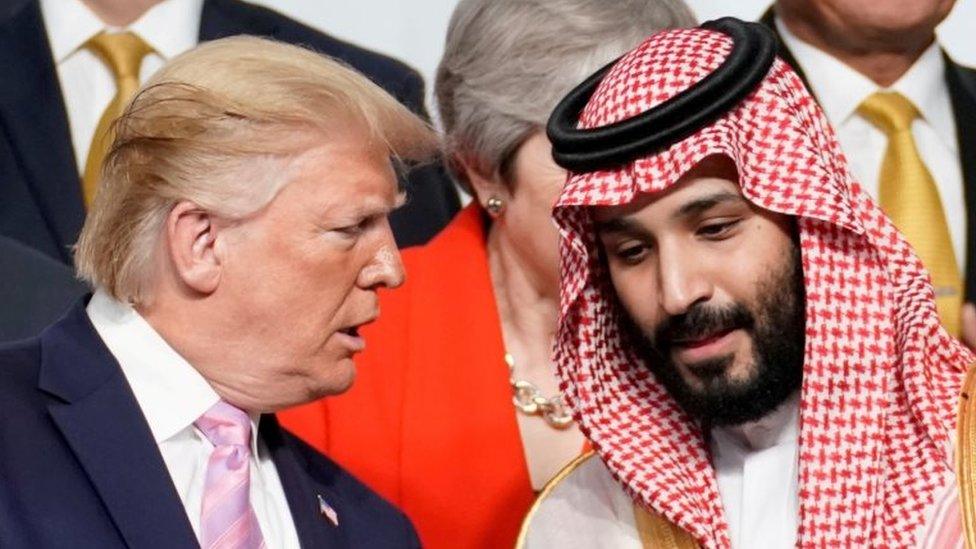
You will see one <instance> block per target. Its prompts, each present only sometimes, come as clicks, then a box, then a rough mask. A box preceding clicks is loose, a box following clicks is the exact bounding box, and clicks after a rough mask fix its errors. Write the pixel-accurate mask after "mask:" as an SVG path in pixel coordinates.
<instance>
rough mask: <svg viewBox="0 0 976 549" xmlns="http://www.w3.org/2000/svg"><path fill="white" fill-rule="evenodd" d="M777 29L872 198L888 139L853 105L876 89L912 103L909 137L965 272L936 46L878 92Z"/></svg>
mask: <svg viewBox="0 0 976 549" xmlns="http://www.w3.org/2000/svg"><path fill="white" fill-rule="evenodd" d="M776 29H777V30H778V31H779V33H780V36H782V37H783V42H784V43H785V45H786V47H787V48H788V49H789V50H790V52H792V53H793V56H794V57H795V58H796V61H797V63H798V64H799V65H800V67H801V68H802V69H803V72H804V74H805V75H806V77H807V81H808V82H809V84H810V88H811V90H812V91H813V93H814V95H816V96H817V101H818V102H819V103H820V106H821V107H822V108H823V111H824V114H826V115H827V120H829V121H830V124H831V125H832V126H833V127H834V129H835V130H836V131H837V137H838V139H839V140H840V145H841V149H843V151H844V154H845V155H846V156H847V160H848V162H849V163H850V166H851V169H852V171H853V172H854V176H855V177H856V178H857V179H858V180H859V181H860V183H861V185H862V186H863V187H864V190H865V191H867V192H868V193H869V194H871V196H873V197H874V198H875V199H876V200H877V197H878V187H879V184H878V183H879V182H878V177H879V173H880V171H881V161H882V160H883V158H884V153H885V148H886V147H887V145H888V138H887V137H886V136H885V134H884V133H882V132H881V130H879V129H877V128H876V127H875V126H874V125H873V124H871V123H870V122H868V121H867V120H866V119H864V118H862V117H861V116H860V115H858V114H857V107H858V106H859V105H860V104H861V102H862V101H863V100H864V99H866V98H867V97H868V96H869V95H871V94H873V93H874V92H876V91H896V92H899V93H901V94H902V95H904V96H905V97H907V98H908V99H910V100H911V102H912V103H914V104H915V106H916V107H917V108H918V111H919V114H920V116H919V118H917V119H915V121H914V122H913V123H912V136H913V137H914V138H915V144H916V146H917V147H918V152H919V154H920V155H921V156H922V160H923V161H924V162H925V165H926V166H927V167H928V169H929V172H930V173H931V174H932V178H933V179H934V180H935V183H936V185H937V186H938V189H939V195H940V197H941V198H942V208H943V209H944V210H945V214H946V219H947V220H948V223H949V233H950V235H951V236H952V244H953V249H954V250H955V252H956V261H958V262H959V268H960V272H963V269H965V265H966V201H965V197H964V195H963V181H962V167H961V165H960V163H959V153H960V151H959V142H958V141H957V139H956V120H955V118H954V117H953V115H952V103H951V102H950V98H949V89H948V87H947V86H946V83H945V60H944V59H943V58H942V52H941V50H940V49H939V45H938V43H933V44H932V45H931V46H929V48H928V49H927V50H925V52H924V53H923V54H922V55H921V57H919V58H918V60H917V61H915V64H914V65H912V67H911V68H910V69H908V72H906V73H905V74H904V75H902V77H901V78H899V79H898V81H897V82H895V83H894V84H892V85H891V86H890V87H888V88H881V87H880V86H878V85H877V84H875V83H874V82H873V81H871V80H870V79H869V78H867V77H866V76H864V75H862V74H861V73H859V72H857V71H855V70H854V69H852V68H850V67H849V66H847V65H845V64H844V63H842V62H841V61H840V60H838V59H836V58H834V57H832V56H830V55H829V54H827V53H824V52H823V51H821V50H819V49H817V48H815V47H814V46H812V45H810V44H807V43H806V42H803V41H802V40H800V39H799V38H797V36H796V35H795V34H793V33H792V32H790V30H789V29H788V28H787V27H786V25H785V24H783V22H782V21H781V20H780V19H779V18H777V19H776Z"/></svg>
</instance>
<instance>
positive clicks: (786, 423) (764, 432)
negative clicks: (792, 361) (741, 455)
mask: <svg viewBox="0 0 976 549" xmlns="http://www.w3.org/2000/svg"><path fill="white" fill-rule="evenodd" d="M799 415H800V393H799V391H797V392H796V393H794V394H793V396H791V397H790V398H788V399H787V400H786V401H785V402H783V403H782V404H780V405H779V406H778V407H777V408H776V409H775V410H773V411H772V412H770V413H768V414H766V415H765V416H763V417H761V418H759V419H757V420H756V421H750V422H748V423H743V424H741V425H730V426H726V427H713V428H712V430H711V436H712V437H713V440H714V441H715V443H716V444H719V445H722V446H726V445H728V444H729V443H732V444H735V445H736V446H739V447H740V448H743V449H745V450H747V451H750V452H753V451H760V450H765V449H767V448H772V447H773V446H779V445H780V444H795V443H796V441H797V439H798V437H799V435H800V430H799Z"/></svg>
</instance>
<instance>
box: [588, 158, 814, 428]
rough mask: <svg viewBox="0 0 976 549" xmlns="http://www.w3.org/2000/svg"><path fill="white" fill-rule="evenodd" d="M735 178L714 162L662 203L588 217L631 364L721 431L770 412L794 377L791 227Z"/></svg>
mask: <svg viewBox="0 0 976 549" xmlns="http://www.w3.org/2000/svg"><path fill="white" fill-rule="evenodd" d="M713 160H715V161H713ZM735 178H736V176H735V172H734V168H733V167H731V162H730V161H727V159H721V160H718V159H717V158H716V157H713V158H712V159H710V160H706V162H703V163H702V164H700V165H699V166H698V167H697V168H696V169H695V170H693V171H692V172H691V173H689V174H688V175H686V176H685V177H684V178H683V181H682V182H679V183H678V184H677V185H675V187H674V188H672V189H671V190H669V191H667V192H665V193H661V194H660V195H653V196H644V197H643V198H640V199H638V200H637V201H636V202H635V203H633V204H629V205H626V206H620V207H613V208H597V209H596V210H595V218H596V222H597V225H598V227H599V234H600V239H601V242H602V245H603V249H604V252H605V255H606V257H607V264H608V267H609V270H610V275H611V279H612V282H613V286H614V288H615V289H616V291H617V297H618V298H619V301H620V303H621V304H622V305H623V308H624V309H625V310H626V312H627V313H628V316H629V319H627V321H626V322H625V329H627V330H628V331H629V332H630V334H631V335H632V336H633V337H632V338H631V340H632V342H633V343H634V344H635V345H636V347H637V349H636V352H637V354H638V355H643V356H644V358H645V359H646V362H647V363H648V365H649V367H650V368H651V369H652V370H653V371H654V373H655V374H656V376H657V378H658V379H659V380H660V381H661V383H662V384H663V385H664V386H665V387H666V388H667V389H668V391H669V392H670V393H671V395H672V396H673V397H674V398H675V400H677V401H678V403H679V404H681V405H682V406H683V407H684V408H685V409H686V411H688V412H690V413H691V414H692V415H695V416H698V417H700V418H702V419H706V420H708V421H710V422H712V423H719V424H721V423H731V424H736V423H742V422H744V421H750V420H753V419H758V418H759V417H762V416H763V415H765V414H766V413H767V412H770V411H772V409H773V408H775V407H776V406H778V405H779V404H780V403H781V402H783V401H784V400H785V399H786V398H787V397H788V396H789V395H790V394H792V393H793V392H794V391H795V390H797V389H798V388H799V385H800V381H801V379H802V367H803V345H804V333H803V328H804V310H803V303H804V299H803V295H804V294H803V281H802V270H801V266H800V264H799V262H800V258H799V253H798V248H797V246H796V245H795V244H794V242H793V240H792V237H791V223H790V220H789V218H788V217H787V216H784V215H779V214H774V213H772V212H768V211H766V210H762V209H760V208H757V207H755V206H753V205H752V204H751V203H749V202H748V201H747V200H746V199H745V198H744V197H743V196H742V194H741V193H740V190H739V186H738V184H737V183H736V182H735Z"/></svg>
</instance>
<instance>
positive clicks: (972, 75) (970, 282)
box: [945, 55, 976, 301]
mask: <svg viewBox="0 0 976 549" xmlns="http://www.w3.org/2000/svg"><path fill="white" fill-rule="evenodd" d="M945 65H946V73H945V74H946V86H948V88H949V100H950V101H951V102H952V114H953V116H954V117H955V119H956V138H957V139H958V143H959V144H958V147H959V149H958V150H959V162H960V164H961V166H960V167H961V168H962V182H963V192H964V193H965V197H966V221H967V225H968V231H967V235H966V274H965V277H966V279H965V288H966V300H967V301H973V299H974V298H976V152H974V151H976V72H974V71H972V70H969V69H965V68H963V67H961V66H959V65H957V64H956V63H955V62H954V61H952V59H949V56H948V55H946V56H945Z"/></svg>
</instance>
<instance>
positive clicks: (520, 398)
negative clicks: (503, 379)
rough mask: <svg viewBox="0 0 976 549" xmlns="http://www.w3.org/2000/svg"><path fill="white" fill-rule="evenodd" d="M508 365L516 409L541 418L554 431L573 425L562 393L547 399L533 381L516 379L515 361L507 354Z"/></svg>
mask: <svg viewBox="0 0 976 549" xmlns="http://www.w3.org/2000/svg"><path fill="white" fill-rule="evenodd" d="M505 364H508V383H509V384H510V385H511V386H512V404H514V405H515V409H516V410H518V411H519V412H522V413H523V414H525V415H529V416H541V417H542V419H544V420H545V421H546V424H548V425H549V426H550V427H552V428H553V429H560V430H562V429H565V428H567V427H569V426H570V425H572V424H573V416H572V414H571V413H570V411H569V406H567V405H566V401H565V400H563V395H562V393H556V394H555V395H553V396H551V397H549V398H546V397H544V396H542V392H541V391H539V388H538V387H536V386H535V384H534V383H532V382H531V381H525V380H521V379H515V359H514V358H512V355H510V354H509V353H505Z"/></svg>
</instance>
